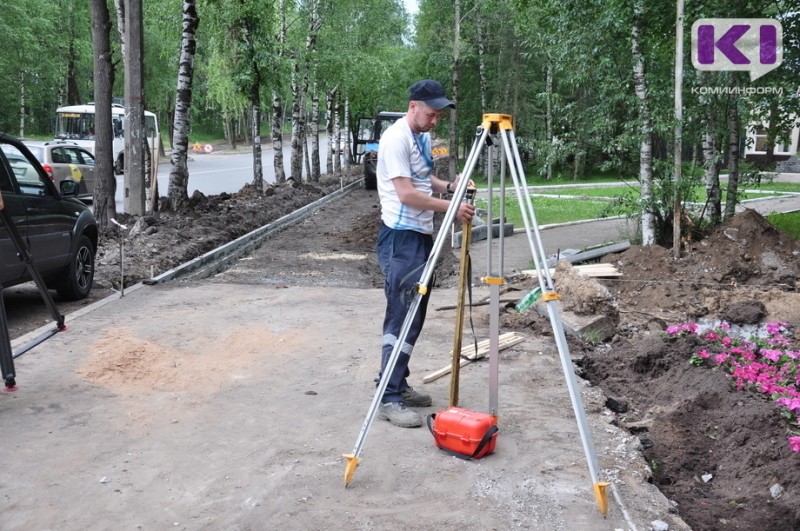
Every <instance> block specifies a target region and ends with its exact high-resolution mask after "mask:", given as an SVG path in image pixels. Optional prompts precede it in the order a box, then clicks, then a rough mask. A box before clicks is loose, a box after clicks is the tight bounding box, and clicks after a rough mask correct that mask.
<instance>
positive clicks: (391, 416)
mask: <svg viewBox="0 0 800 531" xmlns="http://www.w3.org/2000/svg"><path fill="white" fill-rule="evenodd" d="M378 411H379V416H380V418H382V419H383V420H388V421H389V422H391V423H392V424H394V425H395V426H399V427H401V428H418V427H419V426H422V417H420V416H419V414H417V412H416V411H411V410H410V409H408V408H407V407H406V406H405V404H403V403H402V402H387V403H385V404H381V407H380V409H379V410H378Z"/></svg>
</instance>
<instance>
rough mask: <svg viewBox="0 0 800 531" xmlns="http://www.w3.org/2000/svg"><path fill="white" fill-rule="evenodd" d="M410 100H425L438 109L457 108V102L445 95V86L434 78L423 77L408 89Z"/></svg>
mask: <svg viewBox="0 0 800 531" xmlns="http://www.w3.org/2000/svg"><path fill="white" fill-rule="evenodd" d="M408 100H409V101H424V102H425V103H426V104H428V106H430V107H431V108H433V109H436V110H437V111H440V110H442V109H444V108H445V107H452V108H454V109H455V107H456V104H455V103H453V102H452V101H450V100H448V99H447V97H446V96H445V95H444V87H443V86H442V84H441V83H439V82H438V81H434V80H433V79H423V80H421V81H417V82H416V83H414V84H413V85H411V88H410V89H408Z"/></svg>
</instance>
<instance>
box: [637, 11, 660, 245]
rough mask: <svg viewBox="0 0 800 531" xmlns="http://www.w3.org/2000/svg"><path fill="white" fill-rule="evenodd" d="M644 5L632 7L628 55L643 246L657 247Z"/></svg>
mask: <svg viewBox="0 0 800 531" xmlns="http://www.w3.org/2000/svg"><path fill="white" fill-rule="evenodd" d="M643 15H644V5H643V4H642V3H641V2H637V3H636V6H635V7H634V16H633V31H632V34H631V51H632V53H633V82H634V88H635V91H636V97H637V98H638V99H639V119H640V121H641V124H642V126H641V127H642V130H641V143H640V146H639V182H640V184H641V196H642V203H643V204H644V208H643V210H642V245H653V244H655V243H656V233H655V216H654V215H653V209H652V208H653V207H652V206H651V204H652V200H653V196H652V186H653V127H652V124H651V118H650V104H649V102H648V99H647V98H648V95H647V81H646V79H645V69H644V56H643V55H642V48H641V38H642V16H643Z"/></svg>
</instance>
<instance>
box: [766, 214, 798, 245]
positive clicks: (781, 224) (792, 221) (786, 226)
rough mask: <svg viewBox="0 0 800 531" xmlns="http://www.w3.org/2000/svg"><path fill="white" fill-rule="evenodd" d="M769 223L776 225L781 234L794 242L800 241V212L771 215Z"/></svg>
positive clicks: (768, 219)
mask: <svg viewBox="0 0 800 531" xmlns="http://www.w3.org/2000/svg"><path fill="white" fill-rule="evenodd" d="M766 218H767V221H769V222H770V223H772V224H773V225H775V227H777V228H778V230H780V231H781V232H783V233H784V234H786V235H787V236H788V237H790V238H791V239H793V240H797V239H800V212H791V213H789V214H771V215H769V216H767V217H766Z"/></svg>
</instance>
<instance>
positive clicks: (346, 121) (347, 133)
mask: <svg viewBox="0 0 800 531" xmlns="http://www.w3.org/2000/svg"><path fill="white" fill-rule="evenodd" d="M343 119H344V157H343V158H342V162H343V164H344V172H345V174H349V173H350V156H351V153H352V152H353V150H352V145H351V143H350V140H351V138H352V135H351V134H350V98H345V99H344V116H343Z"/></svg>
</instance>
